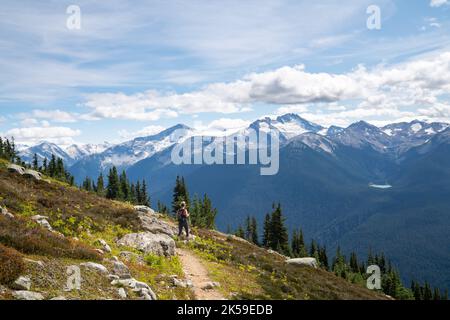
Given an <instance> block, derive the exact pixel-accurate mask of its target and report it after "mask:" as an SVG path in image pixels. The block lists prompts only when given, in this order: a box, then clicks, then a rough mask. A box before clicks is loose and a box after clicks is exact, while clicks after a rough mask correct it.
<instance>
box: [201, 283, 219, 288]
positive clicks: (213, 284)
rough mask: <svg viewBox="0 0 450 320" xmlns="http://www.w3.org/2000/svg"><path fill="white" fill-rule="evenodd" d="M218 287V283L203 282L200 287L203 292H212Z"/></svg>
mask: <svg viewBox="0 0 450 320" xmlns="http://www.w3.org/2000/svg"><path fill="white" fill-rule="evenodd" d="M218 287H220V283H218V282H205V283H204V284H203V285H202V289H203V290H213V289H215V288H218Z"/></svg>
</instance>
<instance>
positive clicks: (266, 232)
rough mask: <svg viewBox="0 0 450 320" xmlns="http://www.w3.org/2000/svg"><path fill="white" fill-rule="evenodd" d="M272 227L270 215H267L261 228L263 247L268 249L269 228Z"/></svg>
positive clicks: (269, 240)
mask: <svg viewBox="0 0 450 320" xmlns="http://www.w3.org/2000/svg"><path fill="white" fill-rule="evenodd" d="M271 225H272V221H271V219H270V215H269V214H268V213H267V214H266V216H265V218H264V226H263V243H262V244H263V247H265V248H269V246H270V243H271V239H270V226H271Z"/></svg>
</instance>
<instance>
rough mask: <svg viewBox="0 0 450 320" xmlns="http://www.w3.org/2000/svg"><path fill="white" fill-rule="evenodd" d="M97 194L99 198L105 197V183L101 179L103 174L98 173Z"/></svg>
mask: <svg viewBox="0 0 450 320" xmlns="http://www.w3.org/2000/svg"><path fill="white" fill-rule="evenodd" d="M96 192H97V194H98V195H99V196H100V197H103V196H104V195H105V181H104V179H103V173H101V172H100V174H99V176H98V178H97V190H96Z"/></svg>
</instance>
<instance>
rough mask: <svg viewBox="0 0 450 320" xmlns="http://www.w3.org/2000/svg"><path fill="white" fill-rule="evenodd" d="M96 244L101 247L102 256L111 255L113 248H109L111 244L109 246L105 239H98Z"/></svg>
mask: <svg viewBox="0 0 450 320" xmlns="http://www.w3.org/2000/svg"><path fill="white" fill-rule="evenodd" d="M96 244H97V245H99V246H100V247H101V250H102V254H103V253H104V252H107V253H111V247H110V246H109V244H108V243H107V242H106V241H105V240H103V239H98V240H97V241H96Z"/></svg>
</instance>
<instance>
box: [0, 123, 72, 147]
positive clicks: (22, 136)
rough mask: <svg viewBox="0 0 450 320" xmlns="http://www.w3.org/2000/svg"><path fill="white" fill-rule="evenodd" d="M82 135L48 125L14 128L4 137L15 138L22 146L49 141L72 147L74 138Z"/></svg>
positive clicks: (65, 128)
mask: <svg viewBox="0 0 450 320" xmlns="http://www.w3.org/2000/svg"><path fill="white" fill-rule="evenodd" d="M80 134H81V131H80V130H75V129H71V128H67V127H51V126H49V124H48V123H43V125H42V126H39V127H38V126H35V127H24V128H13V129H10V130H8V131H7V132H6V133H4V134H3V135H4V136H7V137H14V138H15V140H16V141H17V142H19V143H21V144H28V145H33V144H36V143H39V142H41V141H49V142H53V143H56V144H59V145H63V146H64V145H70V144H72V143H73V142H74V140H73V138H74V137H76V136H79V135H80Z"/></svg>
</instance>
